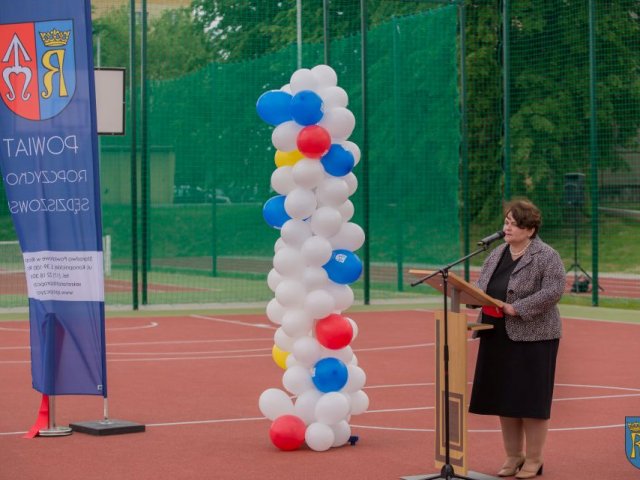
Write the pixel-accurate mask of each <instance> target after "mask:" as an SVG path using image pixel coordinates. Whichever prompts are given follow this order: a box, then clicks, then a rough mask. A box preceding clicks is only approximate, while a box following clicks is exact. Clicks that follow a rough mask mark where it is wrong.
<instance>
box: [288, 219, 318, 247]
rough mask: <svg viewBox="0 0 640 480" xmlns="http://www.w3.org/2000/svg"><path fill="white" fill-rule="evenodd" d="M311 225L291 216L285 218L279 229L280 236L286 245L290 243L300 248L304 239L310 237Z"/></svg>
mask: <svg viewBox="0 0 640 480" xmlns="http://www.w3.org/2000/svg"><path fill="white" fill-rule="evenodd" d="M311 235H313V233H312V232H311V226H310V225H309V224H308V223H307V222H305V221H304V220H300V219H297V218H292V219H291V220H287V221H286V222H285V223H284V225H282V228H281V229H280V236H281V237H282V239H283V240H284V241H285V242H287V245H291V246H292V247H295V248H300V246H302V244H303V243H304V241H305V240H306V239H308V238H309V237H311Z"/></svg>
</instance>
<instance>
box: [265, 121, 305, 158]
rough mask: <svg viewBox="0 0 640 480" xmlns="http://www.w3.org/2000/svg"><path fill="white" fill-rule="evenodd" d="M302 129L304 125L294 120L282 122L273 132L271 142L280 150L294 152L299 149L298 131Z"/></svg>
mask: <svg viewBox="0 0 640 480" xmlns="http://www.w3.org/2000/svg"><path fill="white" fill-rule="evenodd" d="M300 130H302V125H298V124H297V123H296V122H294V121H293V120H289V121H288V122H282V123H281V124H280V125H278V126H277V127H276V128H274V129H273V132H271V143H273V146H274V147H276V148H277V149H278V150H281V151H283V152H292V151H293V150H297V148H298V145H297V143H296V140H297V139H298V133H300Z"/></svg>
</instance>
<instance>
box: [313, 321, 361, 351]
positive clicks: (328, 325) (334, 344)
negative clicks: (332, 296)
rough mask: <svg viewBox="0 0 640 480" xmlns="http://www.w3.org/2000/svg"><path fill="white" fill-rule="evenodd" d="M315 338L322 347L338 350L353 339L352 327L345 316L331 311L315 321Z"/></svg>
mask: <svg viewBox="0 0 640 480" xmlns="http://www.w3.org/2000/svg"><path fill="white" fill-rule="evenodd" d="M316 338H317V339H318V342H319V343H320V345H322V346H323V347H325V348H330V349H331V350H339V349H341V348H344V347H346V346H347V345H349V343H350V342H351V340H352V339H353V327H352V326H351V322H349V320H348V319H347V317H343V316H342V315H338V314H337V313H332V314H331V315H329V316H328V317H324V318H322V319H320V320H318V321H317V322H316Z"/></svg>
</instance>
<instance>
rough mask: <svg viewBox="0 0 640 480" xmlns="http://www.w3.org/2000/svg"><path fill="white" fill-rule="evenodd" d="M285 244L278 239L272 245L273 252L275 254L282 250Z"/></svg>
mask: <svg viewBox="0 0 640 480" xmlns="http://www.w3.org/2000/svg"><path fill="white" fill-rule="evenodd" d="M286 246H287V244H286V243H285V242H284V240H283V239H282V238H278V239H277V240H276V243H274V244H273V252H274V253H276V252H277V251H278V250H282V249H283V248H285V247H286Z"/></svg>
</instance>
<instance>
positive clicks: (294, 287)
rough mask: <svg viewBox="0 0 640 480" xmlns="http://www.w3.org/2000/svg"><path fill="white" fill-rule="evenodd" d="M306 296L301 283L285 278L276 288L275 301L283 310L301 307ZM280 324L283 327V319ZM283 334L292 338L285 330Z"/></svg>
mask: <svg viewBox="0 0 640 480" xmlns="http://www.w3.org/2000/svg"><path fill="white" fill-rule="evenodd" d="M306 294H307V290H306V289H305V288H304V285H303V284H302V282H301V281H299V280H294V279H292V278H285V279H284V280H283V281H282V282H280V284H279V285H278V287H277V288H276V300H278V303H279V304H280V305H282V306H283V307H285V308H287V307H297V306H299V305H302V302H303V301H304V298H305V296H306ZM285 316H286V314H285ZM282 322H283V326H284V317H283V318H282ZM285 333H286V334H287V335H289V336H292V335H291V334H290V333H289V332H287V330H285Z"/></svg>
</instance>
